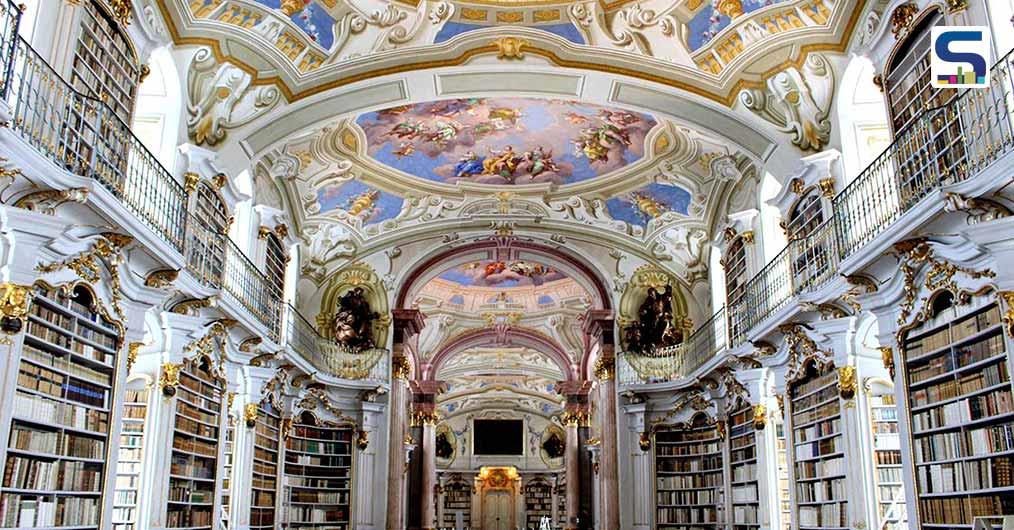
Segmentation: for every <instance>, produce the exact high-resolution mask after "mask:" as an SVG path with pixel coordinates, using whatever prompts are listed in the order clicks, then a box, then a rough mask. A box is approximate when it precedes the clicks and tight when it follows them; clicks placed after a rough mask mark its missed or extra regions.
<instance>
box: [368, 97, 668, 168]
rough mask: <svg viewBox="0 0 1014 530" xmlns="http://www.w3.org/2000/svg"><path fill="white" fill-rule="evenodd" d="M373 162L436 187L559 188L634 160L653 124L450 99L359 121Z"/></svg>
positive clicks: (623, 114) (584, 107) (551, 103)
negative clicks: (437, 184)
mask: <svg viewBox="0 0 1014 530" xmlns="http://www.w3.org/2000/svg"><path fill="white" fill-rule="evenodd" d="M356 122H357V124H358V125H359V126H360V127H361V128H362V129H363V131H364V132H365V135H366V142H367V150H368V151H367V152H368V153H369V155H370V156H372V157H373V158H374V159H375V160H376V161H378V162H380V163H382V164H385V165H387V166H389V167H392V168H394V169H397V170H400V171H403V172H406V173H409V174H411V175H414V176H417V177H420V178H424V179H427V180H433V181H437V182H442V183H448V184H455V183H458V182H468V183H475V184H493V185H523V184H540V183H544V182H548V183H552V184H556V185H563V184H571V183H575V182H581V181H586V180H590V179H594V178H596V177H599V176H602V175H605V174H607V173H610V172H612V171H614V170H617V169H620V168H622V167H624V166H626V165H628V164H631V163H633V162H636V161H638V160H640V159H641V158H642V157H643V156H644V153H645V149H644V147H645V138H646V137H647V135H648V132H649V131H651V129H652V128H653V127H655V125H656V124H657V122H656V121H655V119H654V118H652V117H651V116H648V115H646V114H640V113H636V112H629V111H625V110H620V109H615V108H606V107H601V106H597V105H590V104H585V103H580V102H576V101H567V100H559V99H532V98H472V99H450V100H442V101H433V102H426V103H417V104H411V105H401V106H398V107H392V108H388V109H384V110H380V111H377V112H370V113H367V114H363V115H361V116H359V118H358V119H357V120H356Z"/></svg>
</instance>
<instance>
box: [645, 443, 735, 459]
mask: <svg viewBox="0 0 1014 530" xmlns="http://www.w3.org/2000/svg"><path fill="white" fill-rule="evenodd" d="M721 450H722V446H721V444H719V443H718V442H709V443H702V444H692V445H663V446H659V447H656V448H655V455H656V456H695V455H702V454H712V453H717V452H719V451H721Z"/></svg>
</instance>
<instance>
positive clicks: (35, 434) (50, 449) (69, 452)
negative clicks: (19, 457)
mask: <svg viewBox="0 0 1014 530" xmlns="http://www.w3.org/2000/svg"><path fill="white" fill-rule="evenodd" d="M10 439H11V441H10V443H11V445H10V447H11V448H12V449H20V450H22V451H31V452H34V453H46V454H50V455H55V456H70V457H77V458H93V459H101V458H104V457H105V450H106V443H105V441H103V440H98V439H95V438H89V437H84V436H75V435H73V434H70V433H59V432H54V431H44V430H41V429H35V428H32V427H29V426H27V425H21V424H15V425H14V428H13V429H12V430H11V435H10Z"/></svg>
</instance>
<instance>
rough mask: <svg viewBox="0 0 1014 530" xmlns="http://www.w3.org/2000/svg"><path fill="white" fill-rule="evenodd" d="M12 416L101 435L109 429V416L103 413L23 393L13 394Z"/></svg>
mask: <svg viewBox="0 0 1014 530" xmlns="http://www.w3.org/2000/svg"><path fill="white" fill-rule="evenodd" d="M14 415H15V416H16V417H19V418H26V419H28V420H31V421H41V422H45V423H51V424H56V425H62V426H65V427H71V428H74V429H83V430H88V431H95V432H103V433H104V432H106V431H107V430H108V429H109V415H108V414H107V413H105V412H102V411H99V410H95V409H90V408H86V407H81V406H77V405H71V404H69V403H62V402H59V401H53V400H51V399H46V398H44V397H42V396H35V395H31V394H25V393H23V392H17V393H16V394H15V397H14Z"/></svg>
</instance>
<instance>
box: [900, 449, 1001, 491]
mask: <svg viewBox="0 0 1014 530" xmlns="http://www.w3.org/2000/svg"><path fill="white" fill-rule="evenodd" d="M1012 464H1014V462H1012V459H1011V457H1010V456H1000V457H993V458H987V459H983V460H972V461H966V462H949V463H946V464H931V465H928V466H920V467H918V468H916V482H917V483H918V485H919V491H920V492H922V493H952V492H958V493H960V492H962V491H965V490H981V489H990V488H1009V487H1011V486H1014V477H1012V469H1014V465H1012Z"/></svg>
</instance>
